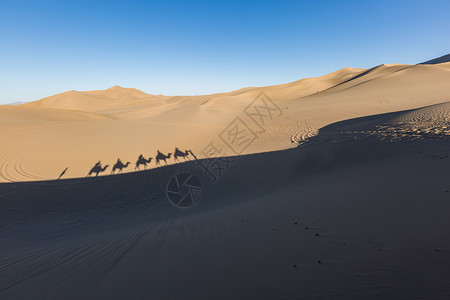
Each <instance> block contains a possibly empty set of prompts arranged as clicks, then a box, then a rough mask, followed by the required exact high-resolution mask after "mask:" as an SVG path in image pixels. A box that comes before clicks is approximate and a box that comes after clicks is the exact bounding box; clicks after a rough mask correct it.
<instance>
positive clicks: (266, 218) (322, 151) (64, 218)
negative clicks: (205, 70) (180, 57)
mask: <svg viewBox="0 0 450 300" xmlns="http://www.w3.org/2000/svg"><path fill="white" fill-rule="evenodd" d="M449 80H450V63H443V64H436V65H414V66H412V65H398V64H394V65H380V66H377V67H374V68H372V69H369V70H361V69H350V68H345V69H342V70H339V71H337V72H334V73H331V74H328V75H325V76H322V77H318V78H311V79H303V80H300V81H296V82H293V83H288V84H284V85H278V86H272V87H253V88H245V89H241V90H238V91H233V92H230V93H221V94H215V95H203V96H176V97H170V96H160V95H158V96H153V95H148V94H145V93H143V92H140V91H137V90H135V89H125V88H121V87H114V88H111V89H108V90H106V91H92V92H74V91H72V92H68V93H63V94H59V95H56V96H52V97H48V98H45V99H42V100H39V101H36V102H33V103H28V104H24V105H20V106H0V179H1V181H2V182H1V183H0V203H1V207H2V208H1V209H0V232H1V234H0V244H1V245H3V246H2V247H0V298H2V299H32V298H39V299H99V298H108V299H124V298H132V299H237V298H243V299H302V298H308V299H310V298H344V299H348V298H356V299H367V298H375V297H380V298H396V299H398V298H404V299H411V298H426V297H428V298H438V299H446V298H448V297H450V284H449V279H448V276H447V273H448V269H449V268H450V250H449V249H450V240H449V239H448V237H449V234H450V232H449V228H450V223H449V222H450V221H449V220H450V219H449V218H448V211H449V209H450V192H449V191H450V182H449V176H448V171H449V169H450V150H449V149H450V85H448V82H450V81H449ZM262 92H263V93H264V94H263V96H261V95H262V94H261V93H262ZM264 95H267V96H268V97H269V98H270V99H271V100H270V101H269V100H268V99H267V98H264ZM260 97H263V98H260ZM264 101H265V102H264ZM255 105H256V106H255ZM265 105H268V106H265ZM255 108H256V109H257V112H259V113H260V114H257V113H255V110H254V109H255ZM267 108H270V110H269V112H270V115H269V113H268V111H267ZM246 112H247V113H249V114H247V113H246ZM230 124H231V125H230ZM243 128H246V129H247V131H246V132H247V135H246V136H245V138H248V139H249V140H250V142H248V144H245V143H247V142H245V139H244V142H242V143H241V144H239V143H237V144H236V143H233V142H232V141H231V139H228V138H229V137H230V136H231V137H232V133H233V132H234V130H235V129H240V130H242V129H243ZM211 142H213V145H216V146H217V147H218V149H219V150H221V153H219V154H218V156H219V157H221V159H222V160H221V162H224V161H227V163H228V164H227V166H226V168H225V169H223V170H222V171H221V172H222V173H217V169H209V170H210V171H212V170H215V172H214V173H208V172H206V171H205V169H204V168H202V165H203V166H204V165H205V164H210V163H211V160H207V158H208V157H210V156H211V155H207V153H211V148H208V149H209V151H208V152H206V153H205V151H203V150H205V147H206V146H208V145H209V146H211V145H212V144H210V143H211ZM227 143H228V144H227ZM242 145H244V146H246V147H242ZM175 147H179V148H180V149H182V150H184V149H191V150H192V153H194V154H195V155H196V157H197V158H199V159H200V161H195V160H193V159H192V155H189V158H190V161H189V160H187V161H186V162H185V161H184V159H182V158H181V159H180V160H181V163H176V164H175V161H174V160H173V158H172V157H171V158H170V159H169V160H168V165H167V166H164V163H163V166H161V167H156V165H155V161H154V158H155V155H156V151H157V150H161V151H162V152H164V153H168V152H172V153H173V151H174V148H175ZM239 147H241V148H239ZM141 153H142V154H144V156H145V157H146V158H148V157H149V156H151V157H153V160H152V161H151V162H150V164H149V167H150V168H149V169H147V170H145V171H140V172H133V171H134V166H135V162H136V160H137V158H138V155H139V154H141ZM237 154H240V155H237ZM117 158H121V160H122V161H123V162H124V163H126V162H130V164H129V166H128V167H127V168H125V169H124V173H123V174H120V175H114V176H103V175H109V174H110V172H111V167H112V165H113V164H114V163H115V162H116V160H117ZM99 160H101V162H102V164H103V165H105V164H108V165H109V167H108V169H106V172H103V173H101V174H100V176H99V177H93V178H85V176H86V174H87V173H88V171H89V170H90V169H91V167H92V166H93V165H94V164H95V163H96V162H97V161H99ZM213 162H214V160H213ZM215 162H218V161H217V160H215ZM211 166H212V165H211ZM222 166H223V165H222ZM66 168H67V169H66ZM65 169H66V172H65V173H64V175H63V177H62V178H61V180H56V179H57V178H58V176H59V175H60V174H61V172H62V171H63V170H65ZM180 174H189V175H193V176H195V178H197V179H198V182H196V183H192V185H191V186H194V187H195V188H196V189H191V190H190V191H191V193H192V194H190V195H191V196H192V195H193V193H194V192H195V193H196V194H195V195H200V196H199V198H198V199H200V200H199V201H198V202H196V205H194V206H192V207H189V208H186V207H184V208H183V209H181V208H179V207H176V206H175V205H173V204H171V203H170V202H169V199H173V198H171V197H169V195H173V193H172V194H170V192H173V191H174V185H173V180H174V176H176V175H177V176H179V175H180ZM211 174H213V175H214V176H216V177H214V178H213V177H212V176H211ZM176 178H177V180H180V178H182V177H176ZM199 190H200V191H201V192H199ZM182 191H184V190H182ZM192 197H194V196H192ZM183 201H184V200H183ZM182 203H184V202H179V204H182Z"/></svg>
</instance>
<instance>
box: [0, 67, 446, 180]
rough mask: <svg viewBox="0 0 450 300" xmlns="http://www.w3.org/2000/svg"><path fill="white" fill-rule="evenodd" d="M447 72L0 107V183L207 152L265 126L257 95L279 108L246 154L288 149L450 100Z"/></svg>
mask: <svg viewBox="0 0 450 300" xmlns="http://www.w3.org/2000/svg"><path fill="white" fill-rule="evenodd" d="M449 79H450V64H449V63H446V64H438V65H414V66H411V65H395V64H394V65H381V66H377V67H375V68H372V69H370V70H362V69H351V68H345V69H342V70H339V71H337V72H334V73H331V74H328V75H325V76H322V77H317V78H311V79H303V80H300V81H296V82H293V83H289V84H284V85H278V86H271V87H261V88H246V89H242V90H238V91H234V92H230V93H222V94H215V95H205V96H177V97H169V96H161V95H157V96H154V95H149V94H145V93H143V92H141V91H138V90H136V89H126V88H121V87H117V86H116V87H113V88H111V89H108V90H105V91H91V92H76V91H70V92H67V93H62V94H58V95H56V96H52V97H48V98H44V99H42V100H39V101H35V102H32V103H27V104H24V105H20V106H15V107H11V106H1V107H0V115H1V116H2V118H1V119H0V122H1V123H2V126H1V128H0V138H1V141H2V143H1V145H0V163H1V166H0V171H1V174H0V180H2V181H20V180H31V179H52V178H53V179H54V178H57V177H58V176H59V174H60V173H61V171H62V170H64V169H65V168H68V170H67V172H66V174H65V175H64V176H65V178H73V177H84V176H86V174H87V172H88V171H89V170H90V169H91V167H92V166H93V165H94V164H95V162H97V161H99V160H101V161H102V162H103V163H104V164H109V165H111V164H114V162H115V161H117V158H120V159H121V160H122V161H124V162H128V161H129V162H130V163H131V164H130V166H131V165H134V163H135V162H136V160H137V157H138V156H139V154H143V155H144V156H145V157H147V158H148V157H154V156H155V154H156V151H157V150H160V151H162V152H163V153H169V152H173V150H174V148H175V147H180V148H181V149H183V150H184V149H191V150H195V151H197V152H201V150H202V149H203V147H205V146H206V145H207V144H208V143H209V142H210V141H213V140H214V139H217V137H218V136H219V135H220V133H221V132H222V131H223V130H225V129H226V128H227V126H228V125H229V124H230V122H231V121H232V120H233V119H234V118H235V117H236V116H240V117H241V118H242V120H243V121H245V123H246V124H247V125H248V126H250V129H251V130H253V131H254V132H256V133H258V132H262V131H261V130H262V129H261V128H260V127H258V125H257V124H255V123H254V122H252V120H249V119H248V118H247V116H246V114H245V113H244V109H245V108H246V107H247V105H249V104H251V103H252V101H253V100H254V99H255V98H256V97H257V96H258V95H259V94H260V93H261V92H264V93H266V95H268V96H269V97H270V98H271V99H272V101H273V102H274V103H276V105H277V106H278V109H279V111H277V112H276V113H274V116H273V119H271V120H269V119H267V120H266V121H267V122H266V124H265V125H264V127H265V128H264V130H265V133H264V134H259V135H258V138H257V139H256V140H255V141H254V142H253V143H252V144H251V145H250V146H249V147H248V148H246V149H245V151H244V153H258V152H264V151H269V150H280V149H286V148H289V147H292V146H293V144H292V143H291V142H300V141H301V140H302V139H304V138H306V137H310V136H313V135H314V134H316V133H317V130H318V129H319V128H321V127H323V126H326V125H328V124H331V123H334V122H337V121H341V120H345V119H349V118H357V117H362V116H368V115H374V114H380V113H386V112H393V111H399V110H405V109H412V108H418V107H422V106H426V105H432V104H437V103H441V102H444V101H448V100H449V95H450V86H449V85H448V82H449ZM275 116H276V117H275ZM55 140H56V141H57V142H55ZM226 152H227V154H228V155H231V154H233V151H230V150H229V149H228V150H227V151H226ZM170 162H172V160H170ZM151 166H152V167H154V166H155V165H154V161H153V165H152V164H151ZM132 170H133V168H127V169H125V171H132ZM105 173H109V172H105Z"/></svg>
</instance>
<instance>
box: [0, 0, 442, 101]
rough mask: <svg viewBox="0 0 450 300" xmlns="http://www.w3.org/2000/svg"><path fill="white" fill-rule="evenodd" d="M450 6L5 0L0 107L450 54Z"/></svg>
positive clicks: (195, 89)
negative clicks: (118, 89)
mask: <svg viewBox="0 0 450 300" xmlns="http://www.w3.org/2000/svg"><path fill="white" fill-rule="evenodd" d="M449 11H450V1H448V0H442V1H417V0H409V1H392V0H391V1H384V0H381V1H282V0H281V1H264V0H262V1H181V0H179V1H170V0H169V1H133V0H129V1H83V0H81V1H80V0H78V1H71V0H67V1H62V0H61V1H46V0H42V1H21V0H0V103H9V102H14V101H32V100H37V99H40V98H42V97H46V96H50V95H53V94H56V93H60V92H64V91H68V90H81V91H82V90H94V89H106V88H109V87H111V86H114V85H121V86H124V87H135V88H138V89H140V90H143V91H145V92H147V93H152V94H166V95H183V94H189V95H193V94H205V93H213V92H222V91H230V90H234V89H239V88H242V87H246V86H265V85H272V84H280V83H286V82H290V81H294V80H298V79H301V78H305V77H314V76H320V75H324V74H326V73H329V72H332V71H335V70H337V69H340V68H343V67H347V66H350V67H362V68H369V67H372V66H375V65H378V64H382V63H408V64H414V63H417V62H421V61H424V60H428V59H431V58H435V57H437V56H441V55H444V54H447V53H449V52H450V51H449V50H450V37H449V28H450V18H449V16H448V12H449Z"/></svg>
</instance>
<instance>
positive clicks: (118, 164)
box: [111, 158, 130, 174]
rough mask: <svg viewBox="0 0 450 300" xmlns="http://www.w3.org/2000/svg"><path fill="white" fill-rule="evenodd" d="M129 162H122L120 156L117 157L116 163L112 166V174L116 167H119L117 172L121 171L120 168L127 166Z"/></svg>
mask: <svg viewBox="0 0 450 300" xmlns="http://www.w3.org/2000/svg"><path fill="white" fill-rule="evenodd" d="M129 164H130V162H127V163H126V164H123V162H122V161H121V160H120V158H118V159H117V162H116V164H115V165H114V166H113V168H112V171H111V174H114V172H115V171H116V169H119V171H118V172H117V174H119V173H122V170H123V169H124V168H126V167H128V165H129Z"/></svg>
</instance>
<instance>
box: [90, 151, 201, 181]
mask: <svg viewBox="0 0 450 300" xmlns="http://www.w3.org/2000/svg"><path fill="white" fill-rule="evenodd" d="M189 154H192V151H191V150H186V151H184V152H183V151H181V150H180V149H178V148H175V151H174V153H173V158H174V160H175V162H179V158H180V157H182V158H184V160H186V159H187V158H188V157H189ZM192 155H193V154H192ZM171 156H172V153H168V154H167V155H165V154H164V153H162V152H160V151H159V150H158V152H157V154H156V157H155V162H156V166H161V161H164V163H165V164H166V165H167V160H168V159H170V157H171ZM152 159H153V158H152V157H149V158H148V159H146V158H145V157H144V156H143V155H142V154H141V155H139V157H138V160H137V161H136V166H135V168H134V170H135V171H136V170H138V171H140V170H141V169H140V167H141V166H144V169H147V164H150V162H151V161H152ZM129 164H130V162H127V163H125V164H124V163H123V162H122V161H121V160H120V158H118V159H117V162H116V163H115V164H114V166H113V167H112V170H111V175H113V174H120V173H122V171H123V169H125V168H127V167H128V166H129ZM108 167H109V165H105V166H104V167H102V163H101V162H100V161H98V162H97V163H96V164H95V165H94V166H93V167H92V169H91V170H90V171H89V173H88V174H87V176H86V177H91V176H92V175H93V174H95V176H98V175H99V174H100V173H103V172H105V171H106V169H107V168H108ZM116 171H117V173H116Z"/></svg>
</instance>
